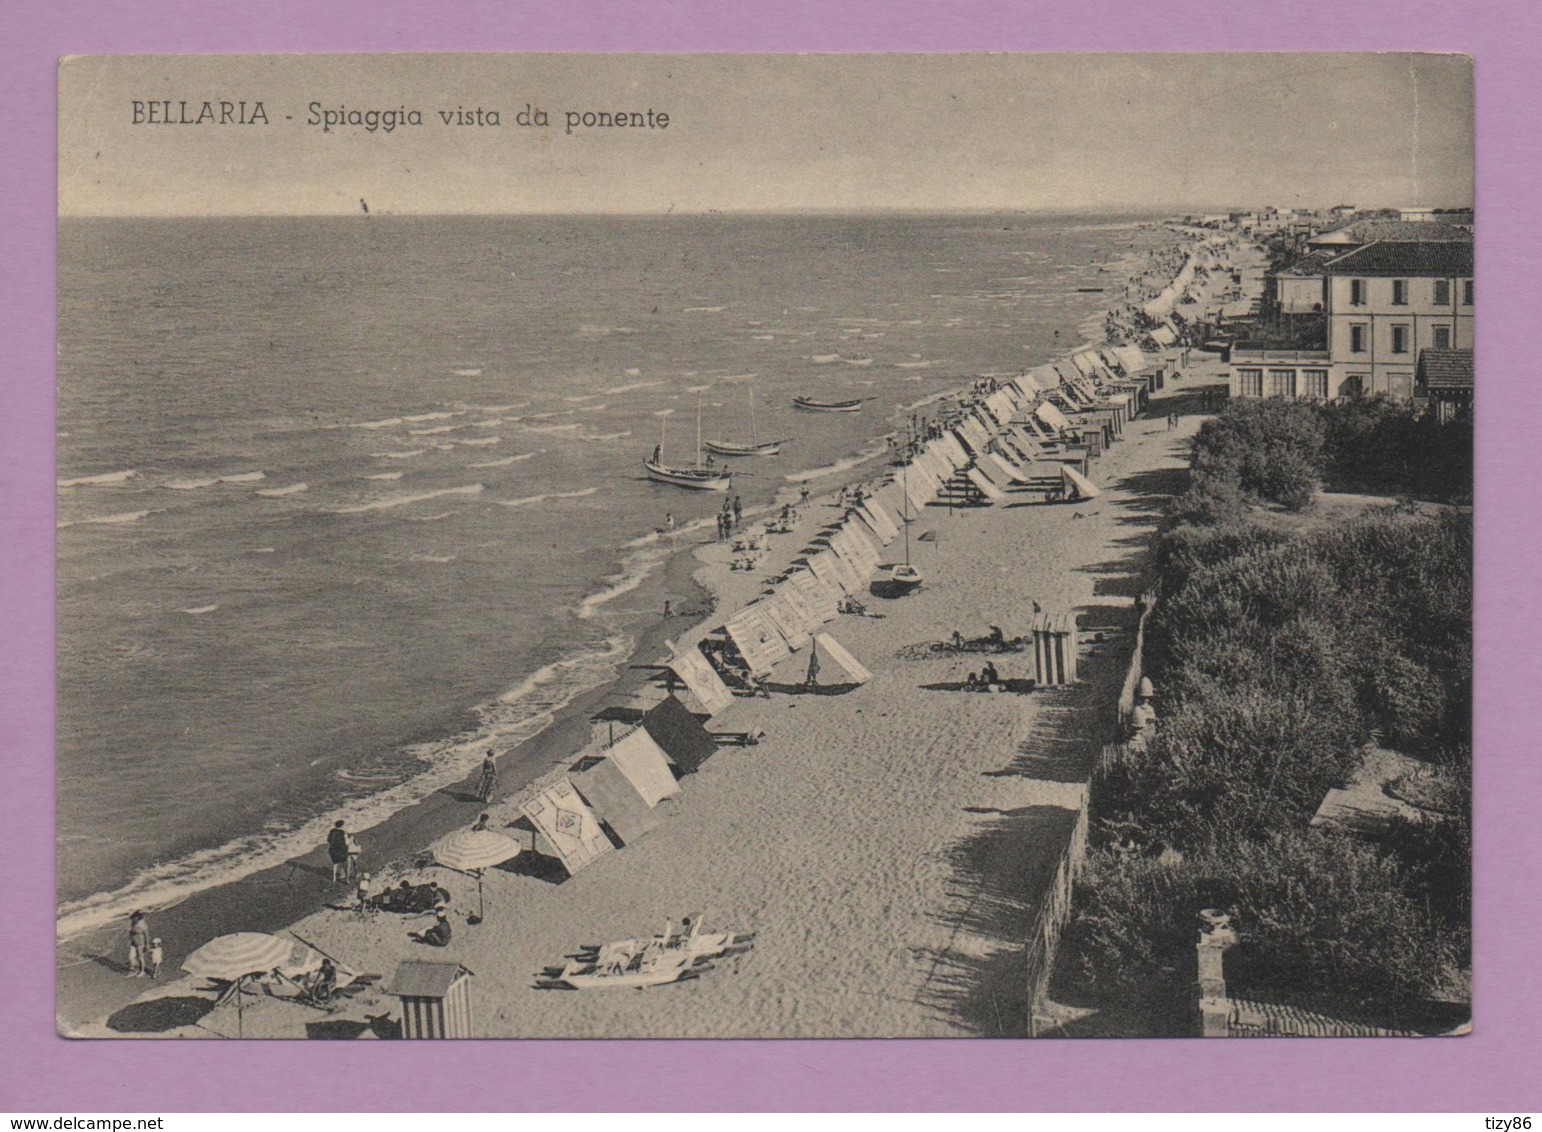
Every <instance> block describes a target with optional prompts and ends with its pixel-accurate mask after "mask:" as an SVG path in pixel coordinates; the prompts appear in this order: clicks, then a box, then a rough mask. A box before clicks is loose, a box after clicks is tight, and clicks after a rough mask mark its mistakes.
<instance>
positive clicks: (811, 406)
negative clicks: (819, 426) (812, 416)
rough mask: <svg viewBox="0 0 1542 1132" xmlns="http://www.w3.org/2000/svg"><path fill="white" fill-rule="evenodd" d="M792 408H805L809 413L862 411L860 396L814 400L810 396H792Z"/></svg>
mask: <svg viewBox="0 0 1542 1132" xmlns="http://www.w3.org/2000/svg"><path fill="white" fill-rule="evenodd" d="M792 404H793V408H795V409H806V410H808V411H809V412H811V413H859V412H861V411H862V398H861V397H858V398H857V399H856V400H854V401H816V400H815V399H814V398H812V397H794V398H793V399H792Z"/></svg>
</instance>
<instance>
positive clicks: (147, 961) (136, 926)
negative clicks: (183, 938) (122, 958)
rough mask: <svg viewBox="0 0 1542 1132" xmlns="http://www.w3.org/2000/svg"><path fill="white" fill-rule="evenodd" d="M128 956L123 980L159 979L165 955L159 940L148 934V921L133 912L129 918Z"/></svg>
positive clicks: (141, 914) (140, 913)
mask: <svg viewBox="0 0 1542 1132" xmlns="http://www.w3.org/2000/svg"><path fill="white" fill-rule="evenodd" d="M128 954H129V959H128V970H127V971H125V972H124V975H123V977H124V978H126V979H157V978H160V974H161V964H162V963H164V962H165V961H166V953H165V951H164V950H163V949H162V947H161V941H160V938H159V937H157V936H152V935H151V934H150V921H149V920H148V919H147V918H146V917H145V914H144V913H143V912H135V913H134V914H133V915H132V916H130V917H129V949H128Z"/></svg>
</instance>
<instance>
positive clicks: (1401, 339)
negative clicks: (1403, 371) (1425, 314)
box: [1392, 325, 1408, 354]
mask: <svg viewBox="0 0 1542 1132" xmlns="http://www.w3.org/2000/svg"><path fill="white" fill-rule="evenodd" d="M1392 352H1393V353H1394V354H1406V353H1408V327H1407V326H1406V325H1398V326H1394V327H1393V328H1392Z"/></svg>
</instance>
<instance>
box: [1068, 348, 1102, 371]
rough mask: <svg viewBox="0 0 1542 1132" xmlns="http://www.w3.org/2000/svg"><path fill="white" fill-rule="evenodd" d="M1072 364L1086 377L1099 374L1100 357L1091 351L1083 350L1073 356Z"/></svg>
mask: <svg viewBox="0 0 1542 1132" xmlns="http://www.w3.org/2000/svg"><path fill="white" fill-rule="evenodd" d="M1071 364H1072V365H1073V366H1075V367H1076V368H1077V369H1078V370H1079V371H1080V372H1081V373H1082V374H1083V376H1086V377H1091V376H1093V375H1094V374H1096V373H1097V372H1098V356H1097V354H1095V353H1094V352H1093V351H1091V350H1081V351H1078V352H1077V353H1074V354H1072V355H1071Z"/></svg>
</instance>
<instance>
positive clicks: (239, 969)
mask: <svg viewBox="0 0 1542 1132" xmlns="http://www.w3.org/2000/svg"><path fill="white" fill-rule="evenodd" d="M294 948H295V945H294V941H292V940H287V939H280V938H279V937H278V936H276V935H268V934H267V933H266V932H235V933H233V934H231V935H222V936H217V937H216V938H214V939H211V940H210V941H209V942H208V943H206V944H204V945H203V946H202V947H200V948H199V949H198V950H197V951H194V952H193V953H192V954H191V955H189V956H188V957H187V958H186V959H184V960H183V961H182V969H183V970H184V971H186V972H187V973H188V974H190V975H202V976H203V977H204V978H208V979H226V980H229V982H230V986H229V987H228V988H226V990H225V992H224V993H223V994H222V995H220V997H219V998H218V999H217V1000H216V1001H215V1005H216V1006H218V1005H219V1004H220V1003H221V1002H224V1001H225V1000H226V999H227V998H231V997H234V998H235V1000H236V1033H237V1035H238V1036H239V1035H241V1034H242V1031H243V1026H244V1021H243V1016H242V1008H243V1004H242V1001H241V991H242V988H243V986H244V985H245V983H246V981H247V980H248V979H250V978H253V977H255V976H259V975H265V974H267V973H268V972H269V971H271V970H273V969H274V968H276V967H280V966H283V965H285V964H287V963H289V962H290V959H291V957H292V956H293V955H294Z"/></svg>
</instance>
